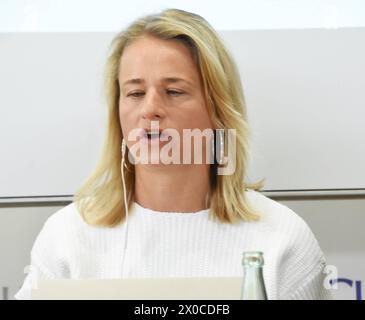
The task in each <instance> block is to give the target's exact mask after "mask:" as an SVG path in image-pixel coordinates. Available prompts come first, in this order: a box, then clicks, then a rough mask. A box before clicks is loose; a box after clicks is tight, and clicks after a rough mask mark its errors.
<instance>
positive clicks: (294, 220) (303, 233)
mask: <svg viewBox="0 0 365 320" xmlns="http://www.w3.org/2000/svg"><path fill="white" fill-rule="evenodd" d="M246 194H247V199H248V201H249V202H250V204H251V205H252V206H254V208H255V209H256V210H257V211H258V212H259V214H260V220H259V224H260V225H261V226H262V228H263V229H265V230H266V231H268V233H269V234H270V235H271V236H272V237H273V238H277V239H280V241H283V240H284V242H286V243H287V245H289V246H290V245H292V246H301V245H303V244H305V243H306V244H309V242H310V243H312V245H313V246H316V244H317V239H316V237H315V235H314V233H313V232H312V230H311V228H310V226H309V225H308V224H307V222H306V221H305V219H303V218H302V217H301V216H300V215H299V214H298V213H297V212H295V211H294V210H293V209H291V208H289V207H288V206H286V205H284V204H282V203H280V202H278V201H275V200H273V199H271V198H269V197H267V196H265V195H264V194H262V193H261V192H258V191H254V190H250V191H248V192H246Z"/></svg>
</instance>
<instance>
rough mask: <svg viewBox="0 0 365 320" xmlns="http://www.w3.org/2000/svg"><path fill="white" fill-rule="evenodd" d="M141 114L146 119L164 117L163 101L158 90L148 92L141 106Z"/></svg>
mask: <svg viewBox="0 0 365 320" xmlns="http://www.w3.org/2000/svg"><path fill="white" fill-rule="evenodd" d="M141 115H142V117H143V118H144V119H156V118H157V119H160V118H163V117H164V106H163V101H162V98H161V97H160V96H159V94H158V93H157V92H149V93H147V94H146V96H145V99H144V102H143V106H142V108H141Z"/></svg>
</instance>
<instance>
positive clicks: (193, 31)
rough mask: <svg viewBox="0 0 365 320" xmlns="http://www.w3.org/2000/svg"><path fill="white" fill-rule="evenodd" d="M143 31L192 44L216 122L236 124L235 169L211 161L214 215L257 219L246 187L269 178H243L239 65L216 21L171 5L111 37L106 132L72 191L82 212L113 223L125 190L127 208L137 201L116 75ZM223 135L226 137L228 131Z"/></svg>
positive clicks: (120, 214)
mask: <svg viewBox="0 0 365 320" xmlns="http://www.w3.org/2000/svg"><path fill="white" fill-rule="evenodd" d="M144 35H152V36H154V37H157V38H159V39H164V40H174V41H180V42H181V43H183V44H184V45H185V46H187V48H189V50H191V52H192V54H193V57H194V59H195V62H196V65H197V67H198V70H199V72H200V75H201V77H202V81H203V90H204V95H205V98H206V99H207V100H206V101H209V110H208V112H209V115H210V117H211V120H212V123H213V125H214V126H215V128H223V129H228V128H234V129H236V169H235V172H234V174H232V175H217V174H216V168H215V166H216V164H211V172H210V175H211V177H210V182H211V184H210V193H209V197H208V199H209V208H210V213H209V214H210V217H212V218H213V219H214V220H216V219H217V220H218V221H220V222H222V223H235V222H237V221H239V220H244V221H256V220H258V219H259V216H260V214H259V212H256V211H255V209H254V208H253V207H252V206H251V205H250V204H249V202H248V201H247V198H246V192H245V191H247V190H248V189H253V190H260V189H261V188H262V187H263V181H264V180H265V179H263V180H261V181H260V182H257V183H252V184H251V183H246V182H245V174H246V167H247V159H248V155H249V138H250V128H249V125H248V122H247V114H246V105H245V101H244V96H243V89H242V85H241V80H240V77H239V73H238V70H237V67H236V65H235V62H234V60H233V59H232V57H231V55H230V53H229V52H228V51H227V49H226V48H225V46H224V44H223V41H222V40H221V39H220V37H219V35H218V34H217V33H216V31H215V30H214V29H213V27H212V26H211V25H210V24H209V23H208V22H207V21H206V20H205V19H204V18H202V17H201V16H199V15H197V14H194V13H191V12H187V11H183V10H179V9H167V10H164V11H162V12H161V13H159V14H154V15H147V16H144V17H141V18H139V19H137V20H135V21H134V22H133V23H132V24H130V25H129V26H128V28H126V29H125V30H123V31H121V32H120V33H118V34H117V35H116V36H115V38H114V39H113V41H112V42H111V46H110V47H111V54H110V55H109V57H108V59H107V63H106V66H105V74H104V77H105V78H104V79H105V83H104V85H105V87H104V89H105V94H106V100H107V106H108V120H107V133H106V136H105V141H104V145H103V149H102V152H101V157H100V159H99V162H98V164H97V166H96V168H95V170H94V171H93V172H92V174H91V175H90V176H89V177H88V179H87V180H86V181H85V182H84V184H83V185H82V186H81V187H80V188H79V189H78V190H77V191H76V193H75V196H74V202H75V204H76V206H77V208H78V211H79V212H80V214H81V216H82V218H83V219H84V221H85V222H86V223H88V224H89V225H94V226H106V227H113V226H116V225H118V224H119V223H122V222H123V221H124V220H125V216H126V210H125V207H124V200H123V199H124V192H126V191H127V202H128V208H129V209H131V206H132V204H133V201H134V187H135V170H134V166H133V165H132V164H131V163H130V162H129V161H128V156H127V155H128V154H127V155H126V157H125V158H126V164H127V166H128V168H129V170H126V169H124V168H123V170H125V175H124V176H125V184H126V190H123V184H122V175H121V143H122V139H123V135H122V130H121V126H120V121H119V94H120V92H119V90H120V87H119V80H118V75H119V73H120V71H121V70H120V59H121V56H122V54H123V51H124V49H125V48H126V46H127V45H128V44H130V43H131V42H132V41H133V40H135V39H138V38H141V37H143V36H144ZM224 136H225V142H226V137H227V135H226V134H225V135H224ZM225 145H227V143H225Z"/></svg>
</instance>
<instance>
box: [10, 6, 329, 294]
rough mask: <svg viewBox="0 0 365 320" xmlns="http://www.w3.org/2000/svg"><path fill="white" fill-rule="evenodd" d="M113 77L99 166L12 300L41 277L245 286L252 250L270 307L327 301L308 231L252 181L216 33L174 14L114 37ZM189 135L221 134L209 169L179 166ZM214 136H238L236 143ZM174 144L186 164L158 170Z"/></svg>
mask: <svg viewBox="0 0 365 320" xmlns="http://www.w3.org/2000/svg"><path fill="white" fill-rule="evenodd" d="M105 70H106V72H105V80H106V81H105V89H106V97H107V102H108V115H109V118H108V126H107V135H106V139H105V144H104V149H103V152H102V155H101V158H100V161H99V163H98V166H97V167H96V169H95V171H94V172H93V174H92V175H91V176H90V177H89V179H88V180H87V181H86V182H85V183H84V185H83V186H82V187H81V188H80V189H79V190H78V191H77V193H76V195H75V198H74V202H72V203H71V204H70V205H68V206H66V207H64V208H62V209H61V210H59V211H58V212H56V213H55V214H53V215H52V216H51V217H50V218H49V219H48V220H47V221H46V223H45V225H44V226H43V228H42V230H41V232H40V234H39V235H38V237H37V239H36V241H35V243H34V245H33V248H32V251H31V268H30V273H29V274H28V275H27V277H26V279H25V281H24V284H23V286H22V288H21V289H20V290H19V292H18V293H17V294H16V296H15V297H16V298H17V299H28V298H30V290H31V286H32V283H33V281H36V280H37V279H41V278H45V279H56V278H67V279H85V278H114V279H115V278H124V277H187V276H189V277H191V276H192V277H195V276H196V277H220V276H237V277H241V276H242V266H241V258H242V252H244V251H253V250H254V251H262V252H263V253H264V259H265V267H264V280H265V284H266V290H267V295H268V298H269V299H329V298H330V297H331V296H330V294H329V293H328V291H327V290H326V289H325V287H324V278H325V274H324V272H323V271H324V268H325V258H324V256H323V253H322V251H321V249H320V247H319V245H318V243H317V241H316V239H315V237H314V235H313V234H312V232H311V230H310V229H309V228H308V226H307V225H306V223H305V222H304V221H303V220H302V219H301V218H300V217H299V216H298V215H297V214H296V213H294V212H293V211H292V210H290V209H289V208H288V207H286V206H284V205H281V204H280V203H278V202H275V201H273V200H271V199H269V198H267V197H265V196H264V195H262V194H261V193H260V192H259V190H260V189H261V188H262V184H249V183H247V182H246V181H245V175H246V167H247V156H248V155H249V147H248V146H249V136H250V131H249V126H248V123H247V117H246V109H245V108H246V107H245V102H244V97H243V91H242V87H241V83H240V78H239V74H238V72H237V68H236V66H235V63H234V61H233V60H232V58H231V56H230V54H229V52H228V51H227V50H226V48H225V46H224V44H223V42H222V40H221V39H220V37H219V36H218V34H217V33H216V32H215V31H214V29H213V28H212V27H211V26H210V24H209V23H208V22H207V21H206V20H204V19H203V18H202V17H201V16H199V15H197V14H193V13H190V12H186V11H183V10H177V9H168V10H165V11H163V12H161V13H160V14H156V15H149V16H145V17H142V18H140V19H138V20H136V21H135V22H133V23H132V24H131V25H130V26H129V27H128V28H127V29H126V30H123V31H122V32H120V33H119V34H117V35H116V37H115V38H114V40H113V42H112V46H111V54H110V56H109V58H108V61H107V64H106V69H105ZM156 124H157V125H158V127H157V128H156V126H155V125H156ZM187 129H195V130H197V131H198V132H204V130H211V131H213V133H214V134H213V135H210V136H209V135H207V136H206V137H205V139H203V140H204V142H203V145H198V148H197V150H198V153H201V154H202V155H203V160H204V161H201V162H198V161H192V162H190V163H189V162H187V163H185V162H183V161H180V162H179V160H182V159H183V156H184V152H185V153H186V152H190V151H194V148H193V146H195V142H194V144H191V145H190V147H187V148H185V149H184V148H183V144H185V142H186V140H187V138H186V137H185V136H184V130H187ZM216 129H221V130H222V129H224V130H223V133H226V130H230V129H234V132H235V136H234V144H233V145H231V146H230V144H229V139H228V137H229V135H227V134H223V135H222V134H219V135H218V134H217V132H218V131H217V130H216ZM165 130H167V131H165ZM168 130H170V133H174V134H171V135H169V131H168ZM163 131H164V132H163ZM166 132H167V133H166ZM220 132H221V133H222V131H220ZM162 136H164V137H165V138H166V139H162ZM177 137H178V138H179V137H180V140H179V139H176V138H177ZM138 138H139V139H138ZM157 142H158V143H157ZM169 144H170V147H171V150H174V151H171V153H173V154H174V155H173V158H174V160H177V161H176V162H171V163H167V164H166V163H165V162H164V163H163V162H162V159H161V158H159V157H157V160H158V161H157V163H156V162H155V163H152V158H156V155H157V156H159V155H160V151H162V149H163V148H164V147H166V146H168V145H169ZM137 145H139V147H140V148H139V150H138V148H136V146H137ZM142 145H143V146H147V147H148V148H147V153H145V152H144V153H143V152H142V151H143V150H146V149H143V148H142ZM156 145H157V149H156ZM232 146H234V153H233V156H232V155H231V157H230V161H233V163H234V172H233V173H232V172H228V173H227V172H223V171H220V172H219V169H220V168H221V167H222V162H221V160H222V158H220V157H219V156H217V154H218V153H219V155H222V151H223V150H224V152H223V154H225V152H226V151H227V149H229V148H230V147H232ZM152 147H155V149H153V150H152ZM219 147H220V149H219ZM207 149H210V150H212V152H211V153H209V152H208V153H207V152H205V151H206V150H207ZM218 150H219V152H218ZM142 154H144V158H143V156H142ZM169 155H170V154H168V155H167V154H166V153H165V160H166V158H168V156H169ZM194 157H195V153H194ZM138 158H139V161H137V160H138ZM143 159H144V160H147V162H146V161H145V162H143V161H141V160H143ZM194 159H195V158H194ZM212 159H213V161H212ZM215 159H219V161H218V160H217V161H216V160H215ZM207 160H209V161H207Z"/></svg>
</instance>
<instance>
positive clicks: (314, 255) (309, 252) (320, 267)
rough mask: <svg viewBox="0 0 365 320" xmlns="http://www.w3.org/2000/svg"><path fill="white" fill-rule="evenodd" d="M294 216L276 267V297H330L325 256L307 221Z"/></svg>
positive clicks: (302, 298) (309, 298) (304, 298)
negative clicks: (282, 253) (326, 284)
mask: <svg viewBox="0 0 365 320" xmlns="http://www.w3.org/2000/svg"><path fill="white" fill-rule="evenodd" d="M294 217H295V218H294V219H293V220H292V221H291V228H288V230H290V231H289V232H288V236H289V240H287V241H288V246H287V250H286V251H285V254H284V255H283V257H282V263H281V268H280V269H281V271H280V273H281V277H280V278H281V281H280V282H281V283H280V292H281V293H280V299H284V300H331V299H333V296H332V293H331V291H330V290H329V289H326V287H325V279H326V273H325V272H324V271H325V267H326V259H325V256H324V254H323V252H322V250H321V248H320V246H319V243H318V241H317V239H316V238H315V236H314V234H313V232H312V231H311V229H310V228H309V226H308V225H307V223H306V222H305V221H304V220H303V219H302V218H301V217H299V216H297V215H296V214H295V215H294Z"/></svg>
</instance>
